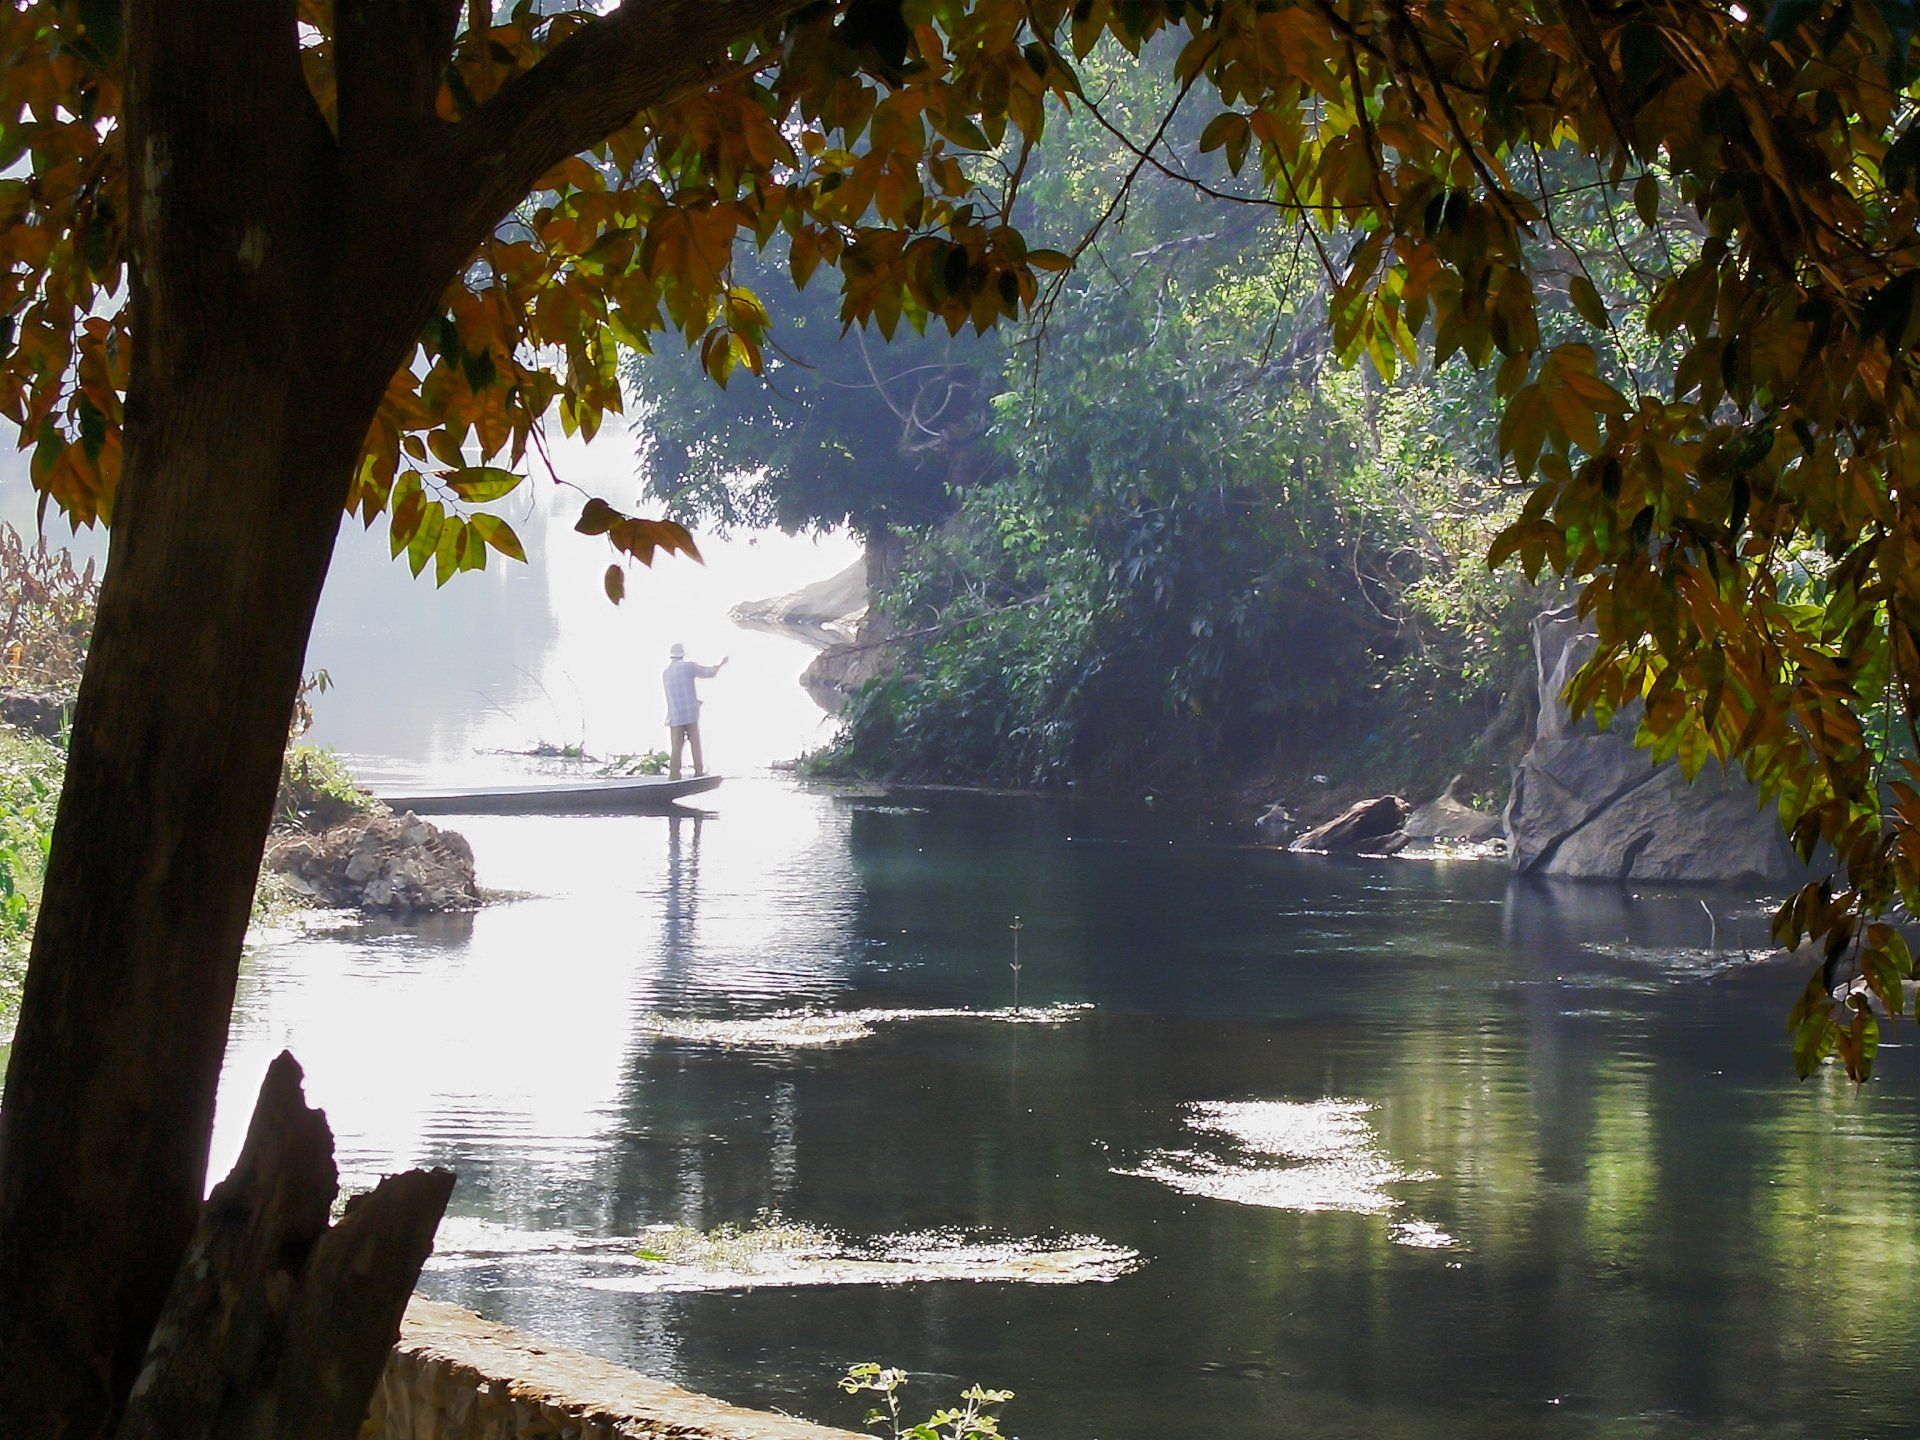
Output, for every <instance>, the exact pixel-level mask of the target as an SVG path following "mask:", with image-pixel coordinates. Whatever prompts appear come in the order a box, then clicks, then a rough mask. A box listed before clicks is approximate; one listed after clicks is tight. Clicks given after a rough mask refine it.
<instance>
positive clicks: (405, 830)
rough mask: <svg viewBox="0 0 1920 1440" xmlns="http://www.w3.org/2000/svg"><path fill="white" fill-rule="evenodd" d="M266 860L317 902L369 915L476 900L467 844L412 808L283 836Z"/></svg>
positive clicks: (466, 905) (459, 906) (425, 910)
mask: <svg viewBox="0 0 1920 1440" xmlns="http://www.w3.org/2000/svg"><path fill="white" fill-rule="evenodd" d="M267 865H268V867H269V868H271V869H273V870H277V871H279V872H280V873H282V874H284V875H286V876H288V877H289V878H290V879H291V880H293V881H294V882H295V883H296V884H297V885H298V886H299V887H300V888H301V889H302V890H303V891H304V892H305V893H308V894H310V895H312V896H313V897H314V898H316V899H317V900H319V901H320V903H322V904H325V905H333V906H339V907H342V908H352V909H357V910H365V911H369V912H372V913H375V914H382V915H424V914H434V913H437V912H439V911H444V910H467V909H471V908H472V907H473V906H475V905H478V904H479V903H480V891H479V887H478V886H477V885H476V884H475V882H474V873H473V847H472V846H470V845H468V844H467V842H466V839H465V837H464V836H461V835H459V834H457V833H455V832H454V831H452V830H442V829H440V828H439V827H438V826H436V825H434V824H432V823H431V822H429V821H426V820H422V819H420V818H419V817H418V816H417V815H415V814H413V812H411V811H408V812H407V813H406V814H405V815H379V816H361V817H358V818H356V819H353V820H348V821H346V822H344V823H343V824H340V825H336V826H334V827H333V828H332V829H331V830H328V831H325V832H324V833H322V834H319V835H309V834H304V833H299V834H293V835H287V836H282V837H280V838H278V839H277V840H276V841H275V842H274V844H273V845H272V846H271V847H270V848H269V850H268V852H267Z"/></svg>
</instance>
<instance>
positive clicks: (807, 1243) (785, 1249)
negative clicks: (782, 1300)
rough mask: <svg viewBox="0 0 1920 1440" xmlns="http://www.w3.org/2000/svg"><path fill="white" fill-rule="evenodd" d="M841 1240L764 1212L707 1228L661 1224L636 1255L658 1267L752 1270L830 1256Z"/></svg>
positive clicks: (652, 1229) (815, 1228) (814, 1228)
mask: <svg viewBox="0 0 1920 1440" xmlns="http://www.w3.org/2000/svg"><path fill="white" fill-rule="evenodd" d="M839 1243H840V1242H839V1237H838V1236H836V1235H834V1234H833V1232H832V1231H830V1230H822V1229H819V1228H818V1227H816V1226H813V1225H802V1224H801V1223H799V1222H798V1221H796V1220H789V1219H787V1217H786V1216H784V1215H782V1214H781V1213H780V1212H779V1211H778V1210H762V1211H760V1212H759V1213H758V1214H757V1215H755V1216H754V1217H753V1219H752V1221H750V1222H749V1223H748V1224H745V1225H739V1224H735V1223H733V1222H731V1221H729V1222H728V1223H727V1224H725V1225H716V1226H714V1227H713V1229H711V1230H696V1229H694V1227H693V1226H691V1225H661V1226H657V1227H651V1228H649V1229H648V1231H647V1232H646V1244H644V1245H643V1246H641V1247H640V1248H639V1249H637V1250H635V1251H634V1252H633V1253H634V1257H635V1258H636V1259H640V1260H646V1261H649V1262H651V1263H653V1264H656V1265H679V1266H685V1267H688V1268H691V1269H696V1270H750V1269H752V1268H753V1267H754V1265H755V1264H756V1263H761V1264H764V1263H765V1262H767V1261H769V1260H775V1259H799V1258H802V1257H805V1256H811V1255H827V1254H831V1253H832V1252H833V1251H834V1250H835V1249H836V1248H837V1247H838V1245H839Z"/></svg>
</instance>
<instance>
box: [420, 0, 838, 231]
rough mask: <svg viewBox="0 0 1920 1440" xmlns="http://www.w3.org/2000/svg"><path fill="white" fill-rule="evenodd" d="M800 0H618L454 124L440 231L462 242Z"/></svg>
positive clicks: (683, 89) (707, 74) (681, 90)
mask: <svg viewBox="0 0 1920 1440" xmlns="http://www.w3.org/2000/svg"><path fill="white" fill-rule="evenodd" d="M805 3H806V0H624V3H623V4H621V5H620V7H619V8H618V9H616V10H614V11H612V12H611V13H610V14H608V15H605V16H603V17H602V18H600V19H598V20H595V21H593V22H592V23H590V24H588V25H587V26H586V27H585V28H583V29H581V30H580V31H578V32H576V33H575V34H573V35H571V36H569V37H568V38H567V39H565V40H563V41H562V42H561V43H560V44H558V45H556V46H555V47H554V48H553V50H552V51H550V52H549V53H548V54H547V56H546V58H545V59H543V60H541V61H540V63H539V64H537V65H535V66H534V67H533V68H532V69H531V70H529V71H528V72H527V73H526V74H524V75H521V76H519V77H517V78H516V79H514V80H512V81H510V82H509V83H508V84H507V85H505V86H504V87H503V88H502V89H501V90H500V92H499V93H498V94H496V95H494V96H493V97H492V98H490V99H489V100H488V101H487V102H486V103H485V104H483V105H481V106H480V108H479V109H478V110H477V111H475V112H474V113H473V114H472V115H471V116H469V117H468V118H467V119H466V120H465V121H463V122H462V123H461V124H460V125H458V126H456V127H455V128H454V130H453V132H452V142H451V150H452V153H451V155H450V156H448V157H447V165H446V170H445V175H446V180H447V182H448V183H450V184H452V185H454V186H456V187H457V190H456V193H455V195H454V196H450V197H449V198H450V199H453V200H454V201H455V205H454V207H453V210H452V214H451V215H450V216H449V218H450V219H451V220H452V222H453V223H452V225H450V226H449V227H448V228H449V230H450V231H452V232H457V233H458V235H459V236H460V238H461V241H462V244H463V245H464V247H465V249H466V250H471V249H472V248H473V247H474V246H475V245H478V244H479V242H480V240H481V239H482V238H483V237H484V236H485V235H486V234H487V233H488V232H489V231H490V230H491V229H492V228H493V226H494V225H496V224H497V223H499V221H500V220H501V218H503V217H504V216H505V215H506V214H507V213H508V212H509V211H511V210H512V208H513V207H514V206H515V205H517V204H519V203H520V201H521V200H522V199H523V198H525V196H526V194H527V192H528V191H529V190H531V189H532V188H533V184H534V182H535V181H537V180H538V179H539V178H540V177H541V176H542V175H544V174H545V173H546V172H547V171H548V170H551V169H552V168H553V167H554V166H555V165H557V164H559V163H560V162H561V161H562V160H564V159H566V158H567V156H569V155H577V154H578V153H580V152H581V151H582V150H585V149H587V148H588V147H589V146H592V145H595V144H597V143H599V142H600V141H601V140H604V139H605V138H606V137H607V136H608V135H610V134H612V133H613V132H614V131H615V130H618V129H619V128H620V127H621V126H623V125H626V124H627V123H628V122H629V121H631V120H632V119H633V117H634V116H635V115H638V114H639V113H640V112H641V111H642V110H646V109H650V108H652V107H653V106H656V105H664V104H667V103H669V102H671V101H673V100H677V99H679V98H680V97H681V96H683V95H686V94H688V93H690V92H691V91H694V90H697V89H699V88H700V87H701V86H702V85H705V84H707V83H709V82H710V81H712V80H713V79H714V78H715V77H716V76H717V75H718V74H719V72H720V70H721V68H722V66H723V65H724V63H725V61H726V57H727V50H728V48H729V47H730V46H732V45H734V44H735V43H737V42H739V41H741V40H744V39H746V38H748V37H749V36H752V35H754V34H756V33H758V32H759V31H761V30H763V29H765V28H766V27H767V26H769V25H771V24H773V23H774V22H775V21H778V20H780V19H782V18H783V17H785V16H787V15H789V14H791V13H792V12H794V11H795V10H798V9H800V8H801V6H802V5H803V4H805ZM461 258H464V252H463V255H462V257H461ZM455 263H458V261H457V260H456V262H455Z"/></svg>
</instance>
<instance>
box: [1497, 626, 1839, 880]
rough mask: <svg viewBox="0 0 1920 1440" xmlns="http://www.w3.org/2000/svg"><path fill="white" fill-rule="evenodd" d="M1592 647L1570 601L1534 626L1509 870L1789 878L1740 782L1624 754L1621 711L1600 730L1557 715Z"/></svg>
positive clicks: (1774, 835) (1772, 826)
mask: <svg viewBox="0 0 1920 1440" xmlns="http://www.w3.org/2000/svg"><path fill="white" fill-rule="evenodd" d="M1595 643H1596V637H1595V635H1594V633H1593V631H1592V630H1591V629H1590V628H1589V627H1588V626H1587V624H1586V623H1585V622H1584V621H1583V620H1582V619H1581V618H1580V617H1579V615H1578V613H1577V612H1576V610H1575V607H1573V606H1571V605H1567V606H1562V607H1561V608H1560V609H1557V610H1549V611H1547V612H1546V613H1545V614H1543V615H1540V616H1537V617H1536V618H1535V620H1534V622H1533V650H1534V659H1535V663H1536V668H1537V680H1538V685H1539V691H1540V720H1539V724H1538V727H1537V729H1536V731H1535V735H1534V741H1533V744H1532V746H1531V747H1529V749H1528V750H1527V753H1526V754H1525V755H1524V756H1523V757H1522V758H1521V761H1520V764H1519V767H1518V768H1517V769H1516V770H1515V772H1514V779H1513V794H1512V796H1511V797H1510V798H1509V799H1508V801H1507V812H1506V832H1507V847H1508V854H1509V855H1510V856H1511V858H1512V863H1513V868H1514V869H1515V870H1517V871H1520V872H1522V873H1525V874H1532V875H1556V876H1562V877H1565V878H1567V879H1576V880H1637V881H1645V882H1665V883H1669V884H1683V885H1686V884H1699V885H1704V884H1719V883H1735V882H1739V883H1768V884H1772V883H1783V882H1786V881H1789V880H1791V879H1793V878H1794V877H1795V876H1796V875H1797V874H1798V873H1799V871H1800V869H1801V867H1800V864H1799V862H1798V860H1797V859H1796V858H1795V857H1794V854H1793V852H1792V850H1790V849H1789V848H1788V846H1787V843H1786V839H1785V837H1784V836H1783V835H1782V833H1781V830H1780V825H1779V821H1778V820H1777V819H1776V818H1775V815H1774V812H1773V810H1772V808H1771V807H1763V806H1761V804H1760V803H1759V798H1758V796H1757V795H1756V794H1755V792H1754V789H1753V787H1752V786H1751V785H1750V784H1748V783H1747V780H1746V778H1745V776H1743V775H1741V774H1739V773H1738V772H1735V773H1733V774H1731V775H1729V774H1723V773H1722V772H1721V771H1720V770H1719V769H1718V767H1715V766H1711V765H1710V766H1708V767H1707V769H1705V770H1703V771H1701V772H1700V774H1699V776H1698V777H1697V778H1696V779H1695V780H1694V782H1693V783H1692V784H1691V785H1690V784H1688V783H1687V780H1686V777H1685V776H1684V775H1683V774H1682V773H1681V772H1680V768H1679V766H1677V765H1674V764H1667V765H1661V766H1656V765H1654V763H1653V761H1652V759H1651V758H1650V757H1649V756H1648V754H1647V752H1646V751H1644V750H1640V749H1636V748H1635V746H1634V744H1633V731H1634V725H1635V722H1636V719H1637V716H1636V715H1635V714H1634V713H1633V712H1632V711H1623V712H1622V713H1621V714H1620V715H1618V716H1616V717H1615V719H1614V721H1613V724H1612V725H1611V726H1610V727H1609V728H1608V729H1606V730H1604V731H1603V730H1601V729H1600V728H1599V727H1598V726H1597V725H1596V724H1595V723H1594V721H1593V719H1592V717H1591V716H1586V717H1582V718H1581V719H1579V720H1575V719H1574V718H1573V717H1572V716H1571V715H1570V714H1569V713H1568V711H1567V707H1566V705H1565V703H1564V702H1563V701H1562V699H1561V695H1562V693H1563V692H1564V690H1565V689H1566V685H1567V681H1568V680H1569V679H1571V678H1572V676H1573V674H1574V672H1575V671H1577V670H1578V669H1579V668H1580V666H1581V665H1582V664H1583V663H1584V662H1585V660H1586V658H1587V656H1588V655H1590V654H1591V653H1592V652H1593V646H1594V644H1595Z"/></svg>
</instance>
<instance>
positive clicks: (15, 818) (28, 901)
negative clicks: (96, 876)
mask: <svg viewBox="0 0 1920 1440" xmlns="http://www.w3.org/2000/svg"><path fill="white" fill-rule="evenodd" d="M64 771H65V762H64V759H63V757H62V755H61V753H60V750H59V748H58V747H57V746H55V745H53V744H52V743H51V742H49V741H46V740H42V739H39V738H38V737H36V736H32V735H24V734H21V733H19V732H17V731H14V730H9V729H7V728H5V727H0V1021H3V1020H4V1019H5V1017H6V1015H7V1014H8V1013H9V1012H10V1011H11V1010H12V1006H13V999H14V996H15V994H16V993H17V990H18V986H19V980H20V973H21V971H22V969H23V968H24V966H25V964H26V958H27V946H28V943H29V942H30V941H31V940H32V938H33V920H34V912H35V909H36V907H37V904H38V901H39V896H40V880H41V877H42V876H43V875H44V874H45V873H46V864H47V854H48V851H49V848H50V846H51V844H52V840H53V816H54V809H55V806H56V804H57V802H58V800H59V796H60V779H61V776H62V774H63V773H64Z"/></svg>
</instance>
